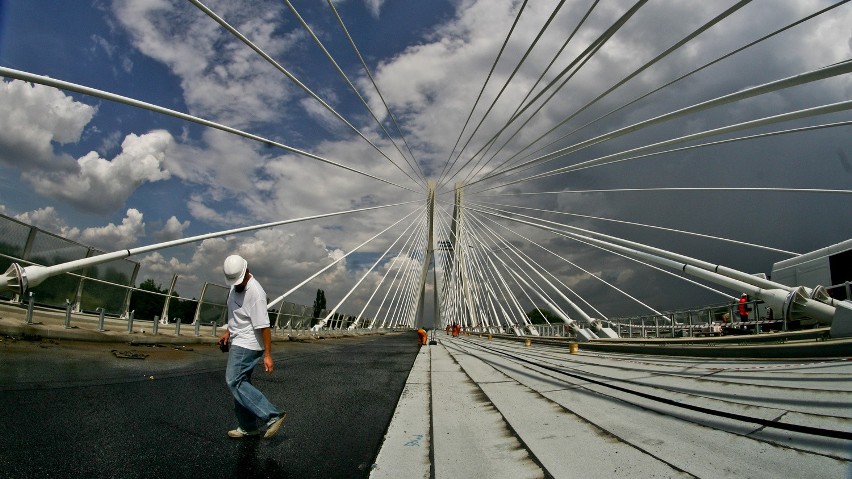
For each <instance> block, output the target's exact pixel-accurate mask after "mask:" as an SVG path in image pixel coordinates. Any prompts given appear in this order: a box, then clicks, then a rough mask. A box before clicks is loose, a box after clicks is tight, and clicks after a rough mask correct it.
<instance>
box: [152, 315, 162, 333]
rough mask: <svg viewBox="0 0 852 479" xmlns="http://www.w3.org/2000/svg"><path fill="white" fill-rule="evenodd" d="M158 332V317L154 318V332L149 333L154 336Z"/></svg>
mask: <svg viewBox="0 0 852 479" xmlns="http://www.w3.org/2000/svg"><path fill="white" fill-rule="evenodd" d="M159 331H160V317H159V316H154V330H153V331H152V332H151V334H153V335H154V336H156V335H157V333H158V332H159Z"/></svg>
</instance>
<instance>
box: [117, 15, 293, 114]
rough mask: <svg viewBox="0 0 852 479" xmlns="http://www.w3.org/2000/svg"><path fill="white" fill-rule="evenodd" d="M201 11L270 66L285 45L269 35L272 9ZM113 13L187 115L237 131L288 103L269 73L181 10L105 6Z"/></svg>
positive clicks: (202, 19) (207, 22)
mask: <svg viewBox="0 0 852 479" xmlns="http://www.w3.org/2000/svg"><path fill="white" fill-rule="evenodd" d="M207 3H208V6H209V7H210V8H211V9H212V10H213V11H215V12H216V13H217V14H218V15H219V16H221V17H222V18H225V19H226V20H227V21H228V22H229V23H230V24H231V25H233V26H234V27H235V28H237V29H238V30H240V32H241V33H243V34H244V35H245V36H246V37H248V38H249V39H251V40H252V42H254V43H255V44H256V45H258V46H260V47H261V48H263V49H264V51H266V52H267V53H268V54H269V55H271V56H272V57H273V58H275V57H276V56H278V55H279V54H280V53H281V52H282V51H284V50H286V49H287V48H288V47H289V46H290V45H292V43H293V39H294V38H293V37H292V36H291V35H288V34H282V33H281V32H279V31H277V26H276V25H277V24H276V22H275V20H276V18H277V16H278V15H280V13H279V12H278V11H276V10H274V9H269V8H262V9H261V8H244V7H243V6H240V5H237V4H233V3H232V2H222V1H219V2H207ZM113 13H114V14H115V16H116V18H117V19H118V21H119V22H120V23H121V24H122V25H123V26H124V28H126V29H127V31H128V32H129V33H130V35H131V38H132V41H133V43H134V44H135V45H136V47H137V48H138V49H139V50H140V51H141V52H142V53H143V54H145V55H147V56H149V57H151V58H153V59H155V60H157V61H160V62H162V63H164V64H165V65H167V66H168V67H169V68H170V69H171V70H172V71H173V73H174V74H176V75H177V76H178V77H179V78H180V79H181V83H182V85H183V91H184V101H185V102H186V103H187V105H188V106H189V109H190V112H191V113H193V114H196V115H200V116H202V117H205V118H210V119H213V120H216V121H222V122H225V123H227V124H228V125H231V126H236V127H244V126H247V125H252V124H257V123H258V122H263V121H269V120H273V119H274V118H275V115H277V114H278V112H277V107H281V106H282V105H283V104H284V101H285V100H286V99H287V98H288V97H289V94H288V92H287V88H286V86H285V85H286V83H285V82H284V81H282V79H281V76H280V73H278V71H277V70H275V68H274V67H272V66H271V65H269V64H268V63H267V62H266V60H264V59H262V58H261V57H260V56H258V55H257V54H256V53H254V52H253V51H252V50H251V49H250V48H249V47H247V46H246V45H244V44H243V43H242V42H240V41H239V40H237V39H236V38H234V37H233V35H231V34H230V33H229V32H227V31H226V30H225V29H223V28H222V27H220V26H219V25H218V24H217V23H216V22H214V21H212V20H211V19H210V18H208V17H207V16H206V15H204V13H202V12H201V11H200V10H198V9H197V8H195V7H193V6H191V5H189V4H187V3H185V2H178V1H174V0H163V1H157V2H136V1H129V0H120V1H116V2H113ZM299 36H300V35H296V38H298V37H299Z"/></svg>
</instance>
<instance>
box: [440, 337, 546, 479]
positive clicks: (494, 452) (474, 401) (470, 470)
mask: <svg viewBox="0 0 852 479" xmlns="http://www.w3.org/2000/svg"><path fill="white" fill-rule="evenodd" d="M431 349H432V429H433V447H434V458H433V467H434V477H436V478H438V479H443V478H447V479H450V478H462V477H464V478H495V477H512V478H535V477H545V474H544V472H543V471H542V470H541V468H540V467H539V466H538V465H537V464H536V463H535V462H533V460H532V458H531V457H530V455H529V453H528V451H527V449H526V448H525V447H524V445H523V444H522V443H521V442H520V441H519V440H518V438H517V437H516V436H515V434H514V433H513V432H512V430H511V429H510V427H509V425H508V424H507V423H506V421H505V419H504V418H503V416H502V414H501V413H500V411H499V410H498V409H497V408H495V406H494V405H493V404H492V403H491V401H489V400H488V398H487V396H486V395H485V394H483V392H482V390H481V389H480V388H479V387H478V386H477V384H476V383H475V382H474V381H472V380H471V379H470V378H469V377H468V376H467V374H465V372H464V371H463V370H462V368H461V367H460V366H459V365H458V363H456V361H455V360H453V358H452V357H451V356H450V354H449V353H448V352H447V350H446V349H445V348H444V347H443V346H441V345H437V346H431Z"/></svg>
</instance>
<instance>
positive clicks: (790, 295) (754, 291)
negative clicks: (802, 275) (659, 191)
mask: <svg viewBox="0 0 852 479" xmlns="http://www.w3.org/2000/svg"><path fill="white" fill-rule="evenodd" d="M482 212H483V213H486V214H489V215H494V216H501V217H503V218H509V217H507V216H502V215H500V214H497V213H493V212H486V211H482ZM509 219H511V220H513V221H517V222H520V223H524V224H528V225H531V226H535V227H537V228H542V229H546V230H550V231H553V232H555V233H557V234H560V235H564V236H566V237H569V238H572V239H576V240H578V241H582V242H585V243H589V244H593V245H598V246H601V247H603V248H606V249H609V250H612V251H618V252H620V253H622V254H625V255H627V256H630V257H633V258H638V259H642V260H644V261H648V262H650V263H655V264H658V265H660V266H664V267H666V268H670V269H676V270H681V271H683V272H684V273H686V274H688V275H691V276H696V277H699V278H702V279H705V280H707V281H710V282H712V283H715V284H718V285H721V286H724V287H727V288H730V289H733V290H736V291H743V292H745V293H747V294H749V295H750V296H754V297H755V298H758V299H761V300H763V301H764V302H766V303H767V304H768V305H769V306H770V307H771V308H773V309H774V310H776V311H781V312H782V317H784V318H786V319H788V320H789V319H795V318H800V317H803V316H804V317H809V318H812V319H815V320H817V321H820V322H823V323H826V324H831V336H832V337H835V338H837V337H850V336H852V302H849V301H836V300H834V299H831V298H829V297H828V295H826V294H824V293H823V292H824V288H823V287H817V288H814V289H809V288H806V287H804V286H798V287H793V286H786V285H783V284H780V283H776V282H773V281H769V280H767V279H763V278H760V277H758V276H754V275H751V274H748V273H744V272H742V271H738V270H735V269H733V268H728V267H725V266H721V265H714V264H711V263H708V262H706V261H701V260H698V259H695V258H691V257H689V256H685V255H681V254H677V253H673V252H671V251H666V250H663V249H659V248H654V247H652V246H648V245H644V244H642V243H636V242H632V241H627V240H623V239H620V238H616V237H612V236H608V235H603V234H600V233H593V232H590V231H586V233H587V234H593V235H594V236H597V237H601V238H606V239H607V241H604V240H601V239H596V238H593V237H591V236H586V235H581V234H577V233H572V232H568V231H562V230H559V229H557V228H554V227H551V226H547V225H542V224H540V223H533V222H529V221H525V220H521V219H518V218H509ZM539 221H544V220H539ZM563 226H564V225H563ZM571 229H575V230H579V228H571ZM616 243H620V244H616ZM622 245H629V247H628V246H622Z"/></svg>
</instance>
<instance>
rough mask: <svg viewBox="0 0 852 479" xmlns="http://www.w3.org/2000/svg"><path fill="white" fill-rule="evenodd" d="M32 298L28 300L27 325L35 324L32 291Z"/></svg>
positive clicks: (31, 294) (31, 295)
mask: <svg viewBox="0 0 852 479" xmlns="http://www.w3.org/2000/svg"><path fill="white" fill-rule="evenodd" d="M29 293H30V297H29V299H28V300H27V324H33V292H32V291H30V292H29Z"/></svg>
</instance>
